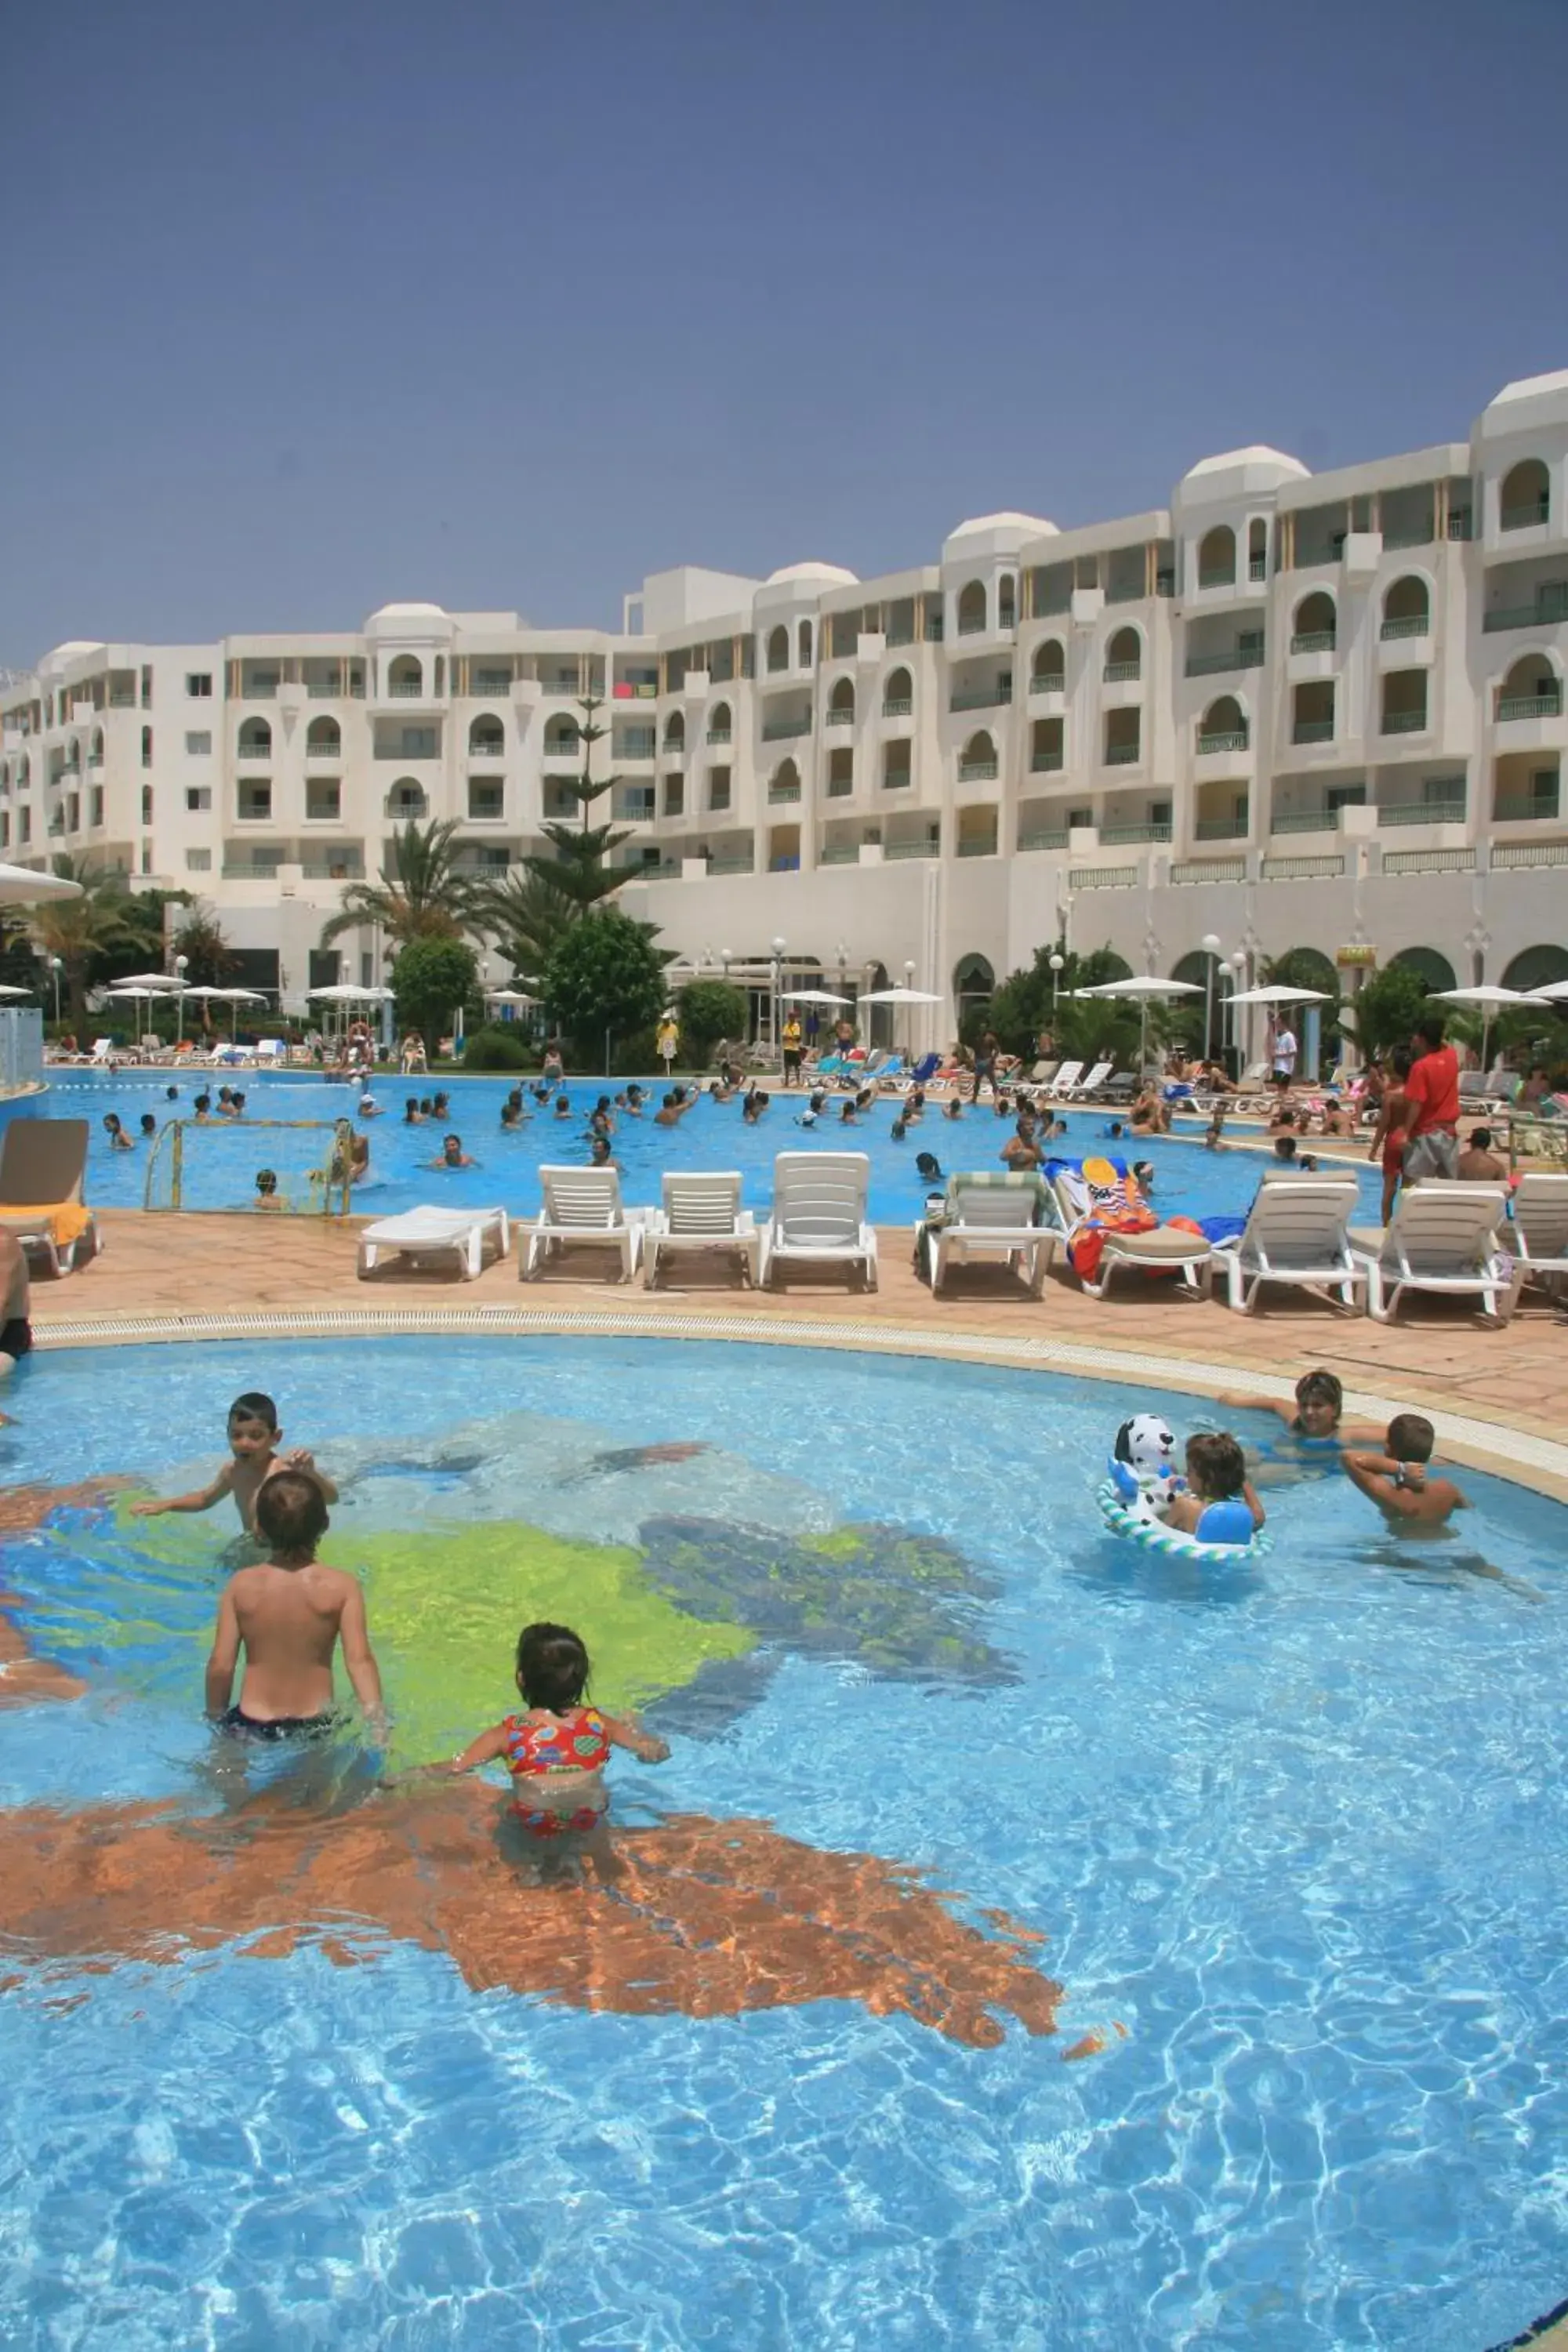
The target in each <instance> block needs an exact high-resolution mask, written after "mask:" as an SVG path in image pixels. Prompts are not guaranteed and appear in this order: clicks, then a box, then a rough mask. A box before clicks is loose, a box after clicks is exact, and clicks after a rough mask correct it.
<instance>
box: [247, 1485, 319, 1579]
mask: <svg viewBox="0 0 1568 2352" xmlns="http://www.w3.org/2000/svg"><path fill="white" fill-rule="evenodd" d="M256 1525H257V1529H258V1533H259V1534H261V1535H263V1536H265V1537H266V1538H267V1541H268V1543H269V1544H270V1545H271V1547H272V1549H273V1550H274V1551H280V1552H292V1553H294V1554H295V1555H296V1556H297V1557H303V1558H305V1559H309V1558H310V1555H311V1554H312V1553H313V1552H314V1550H315V1549H316V1546H317V1545H318V1544H319V1543H320V1542H321V1538H322V1537H323V1536H324V1535H325V1534H326V1532H327V1529H328V1528H329V1527H330V1526H331V1520H330V1519H329V1518H328V1517H327V1498H326V1496H325V1495H323V1494H322V1492H321V1481H320V1479H319V1478H312V1477H311V1475H310V1472H309V1471H308V1470H278V1471H275V1472H274V1473H273V1475H272V1476H271V1477H270V1478H267V1479H264V1480H263V1481H262V1484H261V1487H260V1489H259V1491H258V1495H257V1497H256Z"/></svg>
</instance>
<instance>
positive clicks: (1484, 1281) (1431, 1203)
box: [1269, 1180, 1511, 1323]
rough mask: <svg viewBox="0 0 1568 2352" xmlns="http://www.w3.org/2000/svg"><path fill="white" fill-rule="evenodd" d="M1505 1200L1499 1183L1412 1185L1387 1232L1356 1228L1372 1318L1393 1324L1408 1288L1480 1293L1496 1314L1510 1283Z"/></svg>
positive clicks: (1354, 1250) (1354, 1244) (1355, 1247)
mask: <svg viewBox="0 0 1568 2352" xmlns="http://www.w3.org/2000/svg"><path fill="white" fill-rule="evenodd" d="M1269 1190H1270V1191H1272V1190H1273V1187H1272V1185H1270V1187H1269ZM1507 1199H1508V1195H1507V1193H1506V1192H1504V1190H1503V1188H1502V1186H1501V1185H1500V1184H1455V1183H1449V1182H1448V1181H1446V1180H1438V1181H1436V1182H1433V1183H1428V1184H1412V1185H1408V1186H1406V1187H1405V1190H1404V1191H1403V1192H1401V1193H1400V1195H1399V1198H1398V1200H1397V1201H1396V1202H1395V1203H1394V1217H1393V1221H1392V1222H1391V1223H1389V1224H1388V1225H1387V1226H1386V1227H1385V1228H1384V1230H1383V1231H1382V1232H1381V1233H1379V1232H1377V1231H1376V1230H1375V1229H1370V1228H1352V1232H1351V1236H1350V1242H1351V1255H1352V1257H1353V1258H1354V1259H1355V1261H1356V1263H1357V1264H1358V1265H1361V1266H1363V1267H1364V1269H1365V1272H1366V1286H1367V1290H1366V1303H1367V1309H1368V1312H1369V1313H1370V1314H1371V1315H1372V1317H1373V1320H1374V1321H1376V1322H1379V1323H1388V1322H1392V1320H1393V1319H1394V1315H1395V1313H1396V1312H1397V1310H1398V1307H1399V1302H1400V1299H1401V1298H1402V1297H1404V1295H1405V1292H1406V1291H1407V1290H1425V1291H1430V1292H1431V1293H1433V1294H1434V1295H1435V1296H1436V1297H1471V1298H1474V1297H1479V1298H1480V1299H1481V1300H1482V1302H1483V1303H1484V1305H1485V1307H1486V1311H1487V1313H1488V1314H1489V1315H1497V1314H1498V1313H1499V1312H1500V1305H1499V1302H1500V1300H1501V1299H1502V1298H1504V1297H1506V1295H1507V1293H1508V1291H1509V1290H1510V1287H1511V1276H1510V1273H1509V1271H1508V1269H1507V1268H1506V1266H1504V1265H1503V1264H1502V1263H1501V1261H1500V1256H1499V1251H1500V1246H1501V1245H1500V1242H1499V1239H1498V1234H1499V1229H1500V1227H1501V1225H1502V1221H1503V1208H1504V1205H1505V1203H1506V1202H1507Z"/></svg>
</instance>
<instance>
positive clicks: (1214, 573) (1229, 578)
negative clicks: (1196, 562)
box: [1198, 563, 1236, 588]
mask: <svg viewBox="0 0 1568 2352" xmlns="http://www.w3.org/2000/svg"><path fill="white" fill-rule="evenodd" d="M1235 585H1236V566H1235V564H1234V563H1211V564H1210V565H1209V566H1208V567H1207V569H1206V570H1205V568H1204V567H1203V566H1202V565H1200V566H1199V568H1198V586H1199V587H1200V588H1234V587H1235Z"/></svg>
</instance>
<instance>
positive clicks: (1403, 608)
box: [1378, 572, 1432, 637]
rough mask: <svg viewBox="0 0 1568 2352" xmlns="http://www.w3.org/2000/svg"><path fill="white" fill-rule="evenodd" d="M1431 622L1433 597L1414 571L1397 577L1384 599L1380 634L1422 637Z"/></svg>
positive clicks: (1383, 635) (1384, 635)
mask: <svg viewBox="0 0 1568 2352" xmlns="http://www.w3.org/2000/svg"><path fill="white" fill-rule="evenodd" d="M1431 625H1432V599H1431V597H1430V595H1429V594H1428V593H1427V588H1426V582H1425V580H1423V579H1421V578H1420V576H1419V575H1418V574H1417V573H1415V572H1410V573H1407V574H1406V576H1405V578H1404V579H1403V580H1396V581H1394V583H1393V585H1392V586H1391V587H1390V589H1389V591H1388V593H1387V595H1386V596H1385V597H1384V600H1383V626H1382V628H1381V629H1380V630H1379V631H1378V635H1380V636H1382V637H1424V636H1425V635H1426V632H1427V631H1428V629H1429V628H1430V627H1431Z"/></svg>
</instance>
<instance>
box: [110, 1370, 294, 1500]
mask: <svg viewBox="0 0 1568 2352" xmlns="http://www.w3.org/2000/svg"><path fill="white" fill-rule="evenodd" d="M281 1435H282V1431H281V1430H280V1429H279V1426H278V1408H277V1406H276V1405H275V1404H274V1403H273V1402H272V1399H271V1398H270V1397H269V1396H263V1395H262V1393H261V1391H260V1390H259V1389H247V1391H246V1392H245V1394H244V1395H243V1396H237V1397H236V1398H235V1401H234V1402H233V1403H232V1404H231V1405H230V1407H229V1409H228V1444H229V1452H230V1454H231V1456H232V1459H231V1460H229V1461H227V1462H226V1463H225V1464H224V1465H223V1468H222V1469H221V1470H220V1471H219V1472H218V1474H217V1476H216V1478H215V1479H214V1480H213V1482H212V1485H211V1486H203V1487H200V1488H199V1489H198V1490H197V1492H196V1493H195V1494H194V1495H172V1496H170V1497H169V1499H168V1500H167V1501H166V1502H150V1503H132V1506H131V1509H132V1517H135V1518H139V1519H155V1518H157V1517H159V1516H160V1514H161V1513H163V1512H164V1511H210V1510H211V1509H212V1507H213V1505H214V1504H215V1503H221V1502H222V1500H223V1498H224V1496H226V1495H232V1496H234V1502H235V1508H236V1509H237V1511H238V1513H239V1516H240V1520H241V1522H242V1524H243V1526H244V1528H245V1530H246V1533H247V1535H254V1534H255V1533H256V1531H257V1517H256V1504H257V1498H258V1496H259V1494H260V1492H261V1489H262V1487H263V1486H266V1485H267V1483H268V1480H269V1479H272V1478H276V1477H279V1476H280V1475H282V1473H283V1472H284V1471H285V1470H290V1471H293V1470H298V1471H300V1472H302V1473H303V1474H304V1475H305V1476H306V1477H309V1478H313V1479H314V1480H315V1482H316V1484H317V1486H319V1487H320V1488H321V1495H322V1497H323V1499H324V1500H325V1501H326V1502H329V1503H335V1502H336V1501H337V1499H338V1490H337V1488H336V1486H333V1484H332V1482H331V1479H330V1478H329V1477H328V1476H327V1475H326V1473H325V1471H324V1470H318V1469H317V1467H316V1464H315V1460H314V1457H313V1456H312V1455H311V1454H307V1453H306V1452H305V1450H304V1448H303V1447H302V1446H296V1447H295V1449H294V1450H293V1452H292V1453H289V1454H279V1451H278V1441H279V1438H280V1437H281Z"/></svg>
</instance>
